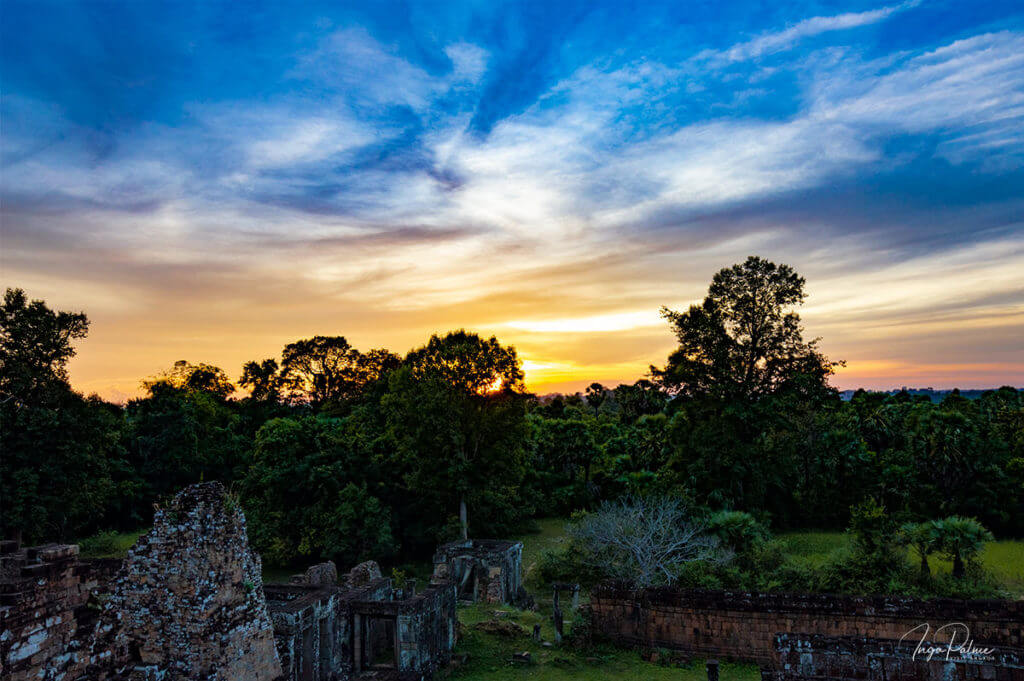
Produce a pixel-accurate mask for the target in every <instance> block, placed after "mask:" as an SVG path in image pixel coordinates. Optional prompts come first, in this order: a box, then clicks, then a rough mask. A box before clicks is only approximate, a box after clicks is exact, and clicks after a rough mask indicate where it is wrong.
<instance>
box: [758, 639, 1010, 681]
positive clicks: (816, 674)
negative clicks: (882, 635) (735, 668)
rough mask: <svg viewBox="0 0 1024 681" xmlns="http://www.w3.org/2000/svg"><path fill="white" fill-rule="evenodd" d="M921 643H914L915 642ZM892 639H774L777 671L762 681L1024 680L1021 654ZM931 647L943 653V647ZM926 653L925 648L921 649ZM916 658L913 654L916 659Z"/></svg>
mask: <svg viewBox="0 0 1024 681" xmlns="http://www.w3.org/2000/svg"><path fill="white" fill-rule="evenodd" d="M919 640H920V639H918V641H919ZM918 641H915V642H914V643H913V644H910V645H908V644H906V643H903V644H900V643H897V642H894V641H891V640H884V639H874V638H862V637H848V636H821V635H803V634H779V635H778V636H776V637H775V649H776V652H777V653H778V668H777V669H775V670H765V671H763V672H762V674H761V677H762V679H763V681H864V680H868V681H978V680H981V679H985V680H992V681H1024V650H1022V649H1020V648H1006V647H999V648H996V649H994V650H991V651H985V652H983V653H982V652H972V651H967V652H963V651H960V650H957V649H954V650H948V652H947V651H946V650H940V651H939V652H937V653H935V654H934V655H928V654H927V652H923V653H922V652H919V651H917V650H916V647H917V643H918ZM930 645H931V646H934V647H936V648H944V646H942V645H941V644H936V643H934V642H933V643H932V644H930ZM922 648H923V650H925V651H927V650H928V648H927V647H922ZM915 653H916V654H915Z"/></svg>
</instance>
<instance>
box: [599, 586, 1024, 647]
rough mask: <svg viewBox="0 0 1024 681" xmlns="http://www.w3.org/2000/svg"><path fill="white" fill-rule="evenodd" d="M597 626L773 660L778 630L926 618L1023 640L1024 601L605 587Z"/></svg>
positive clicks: (619, 635)
mask: <svg viewBox="0 0 1024 681" xmlns="http://www.w3.org/2000/svg"><path fill="white" fill-rule="evenodd" d="M590 608H591V611H592V613H593V617H594V629H595V631H596V632H597V633H599V634H602V635H604V636H607V637H608V638H610V639H612V640H613V641H615V642H617V643H619V644H623V645H635V646H644V647H652V648H671V649H675V650H682V651H687V652H690V653H693V654H696V655H702V656H710V657H724V658H730V659H736V660H746V661H751V662H758V663H761V664H765V665H770V664H774V662H775V652H774V637H775V635H776V634H780V633H803V634H810V635H813V634H820V635H825V636H840V637H841V636H847V637H858V636H860V637H871V638H877V639H897V640H898V639H899V638H900V637H902V636H903V635H904V634H905V633H906V632H907V631H909V630H910V629H911V628H913V627H915V626H917V625H919V624H921V623H925V622H927V623H929V624H930V625H931V627H932V629H933V630H934V629H935V628H937V627H939V626H942V625H943V624H946V623H949V622H964V623H965V624H967V625H968V626H969V627H970V629H971V634H972V637H973V638H974V640H975V641H977V642H978V643H979V645H981V644H992V645H996V646H1007V647H1017V648H1020V647H1024V601H958V600H951V599H936V600H930V601H920V600H916V599H912V598H895V597H853V596H832V595H827V594H765V593H752V592H727V591H704V590H697V589H692V590H688V589H648V590H645V591H639V592H637V591H630V590H627V589H620V588H616V587H604V588H599V589H597V590H595V591H594V593H593V594H592V595H591V602H590Z"/></svg>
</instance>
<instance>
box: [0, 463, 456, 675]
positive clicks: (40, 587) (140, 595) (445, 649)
mask: <svg viewBox="0 0 1024 681" xmlns="http://www.w3.org/2000/svg"><path fill="white" fill-rule="evenodd" d="M265 593H266V595H265ZM268 604H269V608H268ZM0 632H2V633H0V679H2V681H7V680H8V679H10V681H27V680H29V679H32V680H33V681H113V680H115V679H116V680H123V681H178V680H184V679H190V680H191V679H204V680H213V681H286V680H287V681H291V680H293V679H294V680H295V681H299V680H301V681H314V680H315V681H344V680H346V679H354V678H359V677H362V676H364V675H371V676H373V677H375V678H397V679H423V678H425V677H428V676H429V675H430V674H431V673H432V672H433V671H434V670H435V669H437V668H438V667H440V666H441V665H443V664H446V663H447V662H448V660H449V659H450V657H451V651H452V647H453V646H454V643H455V586H454V585H453V584H451V583H447V582H443V581H439V582H437V583H435V584H432V585H431V586H430V587H429V588H427V589H425V590H424V591H423V592H422V593H417V592H416V589H415V586H414V585H412V586H404V585H403V588H400V589H396V588H394V586H393V585H392V583H391V581H390V580H388V579H383V578H382V577H381V574H380V569H379V568H377V567H376V564H373V563H367V564H363V565H360V566H357V567H356V568H355V569H353V571H352V572H351V573H349V575H348V576H346V577H345V578H344V579H343V580H342V581H341V583H339V581H338V579H337V570H336V569H335V567H334V565H333V563H326V564H322V565H319V566H314V567H313V568H310V570H307V571H306V573H305V575H303V576H302V577H301V578H300V579H299V580H297V582H296V583H292V584H275V585H268V586H267V587H266V588H264V585H263V582H262V578H261V565H260V558H259V555H258V554H256V553H255V552H254V551H253V550H252V549H251V548H250V547H249V542H248V537H247V534H246V528H245V516H244V515H243V513H242V511H241V509H240V508H239V507H238V505H237V503H236V502H235V500H234V498H233V497H231V496H230V495H229V494H227V493H226V491H225V490H224V488H223V486H222V485H220V484H219V483H206V484H199V485H192V486H191V487H188V488H186V489H184V490H182V491H181V492H180V493H178V495H177V496H176V497H175V498H174V500H173V502H172V503H171V504H170V505H169V506H168V507H167V508H165V509H158V510H157V512H156V514H155V517H154V519H153V529H152V530H151V531H150V532H148V533H147V534H145V535H143V536H142V537H141V538H140V539H139V541H138V542H136V544H135V545H134V546H133V547H132V548H131V549H130V550H129V552H128V556H127V557H126V558H125V560H124V561H123V562H122V561H118V560H113V561H109V560H98V561H82V560H79V558H78V547H77V546H74V545H58V544H50V545H46V546H40V547H35V548H29V549H23V548H21V547H20V546H18V545H17V544H16V543H15V542H0ZM279 651H280V652H279Z"/></svg>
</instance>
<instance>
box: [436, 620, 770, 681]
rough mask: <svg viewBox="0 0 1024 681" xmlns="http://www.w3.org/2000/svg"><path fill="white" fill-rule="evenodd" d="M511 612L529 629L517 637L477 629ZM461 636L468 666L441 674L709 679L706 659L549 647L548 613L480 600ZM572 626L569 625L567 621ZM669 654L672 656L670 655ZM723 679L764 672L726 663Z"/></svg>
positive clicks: (551, 679) (460, 650)
mask: <svg viewBox="0 0 1024 681" xmlns="http://www.w3.org/2000/svg"><path fill="white" fill-rule="evenodd" d="M497 611H500V612H503V613H505V615H504V616H503V617H502V618H501V619H502V620H507V621H510V622H515V623H517V624H519V625H521V626H522V628H523V633H522V634H521V635H518V636H515V637H513V638H508V637H505V636H500V635H496V634H490V633H485V632H483V631H480V630H478V629H476V628H475V625H476V624H478V623H480V622H483V621H484V620H490V619H496V618H495V614H494V613H495V612H497ZM459 622H460V623H461V625H462V626H461V634H460V640H459V644H458V647H457V648H456V654H457V655H459V654H468V656H469V657H468V660H467V661H466V663H465V664H462V665H459V666H458V667H455V668H453V669H449V670H446V671H445V672H443V673H442V674H441V675H440V678H450V679H453V680H454V679H458V680H460V681H463V680H464V681H473V680H475V679H487V681H517V680H519V679H536V680H537V681H572V680H579V681H591V680H592V681H597V680H598V679H600V680H601V681H619V680H621V681H633V680H635V679H651V680H652V681H660V680H663V679H664V680H666V681H667V680H668V679H672V680H674V681H704V680H705V679H707V672H706V670H705V668H704V660H702V659H693V660H691V661H689V663H688V664H685V665H684V666H675V665H668V664H666V665H665V666H662V665H660V664H655V663H652V662H647V661H645V660H644V659H642V658H641V656H640V653H639V652H638V651H635V650H622V649H619V648H614V647H612V646H605V645H602V646H597V647H594V648H592V649H588V650H586V651H578V650H574V649H572V648H570V647H569V646H567V645H560V646H551V647H545V646H544V645H543V644H542V643H537V642H535V641H534V640H533V637H532V632H533V626H534V625H535V624H540V625H541V635H542V638H543V639H544V640H545V641H551V640H552V639H553V637H554V628H553V625H552V623H551V618H550V616H548V615H547V614H544V613H537V612H531V611H526V610H515V609H513V608H508V607H501V608H497V607H495V606H493V605H490V606H488V605H485V604H476V605H470V606H465V607H461V608H459ZM566 628H567V629H568V624H567V625H566ZM519 652H529V653H530V656H531V661H530V663H528V664H522V663H517V662H513V661H512V654H513V653H519ZM662 657H663V658H669V657H670V655H668V654H664V655H663V656H662ZM720 674H721V678H722V679H723V681H756V680H757V679H760V672H759V671H758V668H757V666H756V665H751V664H731V663H722V665H721V669H720Z"/></svg>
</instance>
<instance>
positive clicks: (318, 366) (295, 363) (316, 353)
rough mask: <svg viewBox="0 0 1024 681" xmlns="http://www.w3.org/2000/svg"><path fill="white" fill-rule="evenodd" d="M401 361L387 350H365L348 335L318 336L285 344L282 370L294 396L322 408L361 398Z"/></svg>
mask: <svg viewBox="0 0 1024 681" xmlns="http://www.w3.org/2000/svg"><path fill="white" fill-rule="evenodd" d="M400 362H401V358H399V357H398V356H397V355H395V354H394V353H391V352H388V351H387V350H383V349H375V350H370V351H369V352H367V353H365V354H364V353H361V352H359V350H357V349H355V348H354V347H352V345H351V344H349V342H348V340H346V339H345V337H344V336H314V337H313V338H307V339H303V340H298V341H295V342H294V343H289V344H288V345H286V346H285V348H284V351H283V353H282V358H281V372H282V375H283V377H284V382H285V384H286V385H287V386H288V387H289V388H290V390H291V394H292V396H293V397H295V398H297V399H300V400H307V401H308V402H309V403H310V404H312V405H313V406H315V407H320V406H323V405H325V404H328V403H333V404H337V403H340V402H344V401H345V400H350V399H352V398H355V397H358V396H359V394H360V393H361V392H362V390H363V389H364V388H365V387H366V386H367V385H369V384H370V383H373V382H375V381H379V380H381V379H382V378H383V377H384V376H385V375H386V374H387V373H388V372H389V371H392V370H393V369H395V368H396V367H397V366H398V365H399V364H400Z"/></svg>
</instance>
